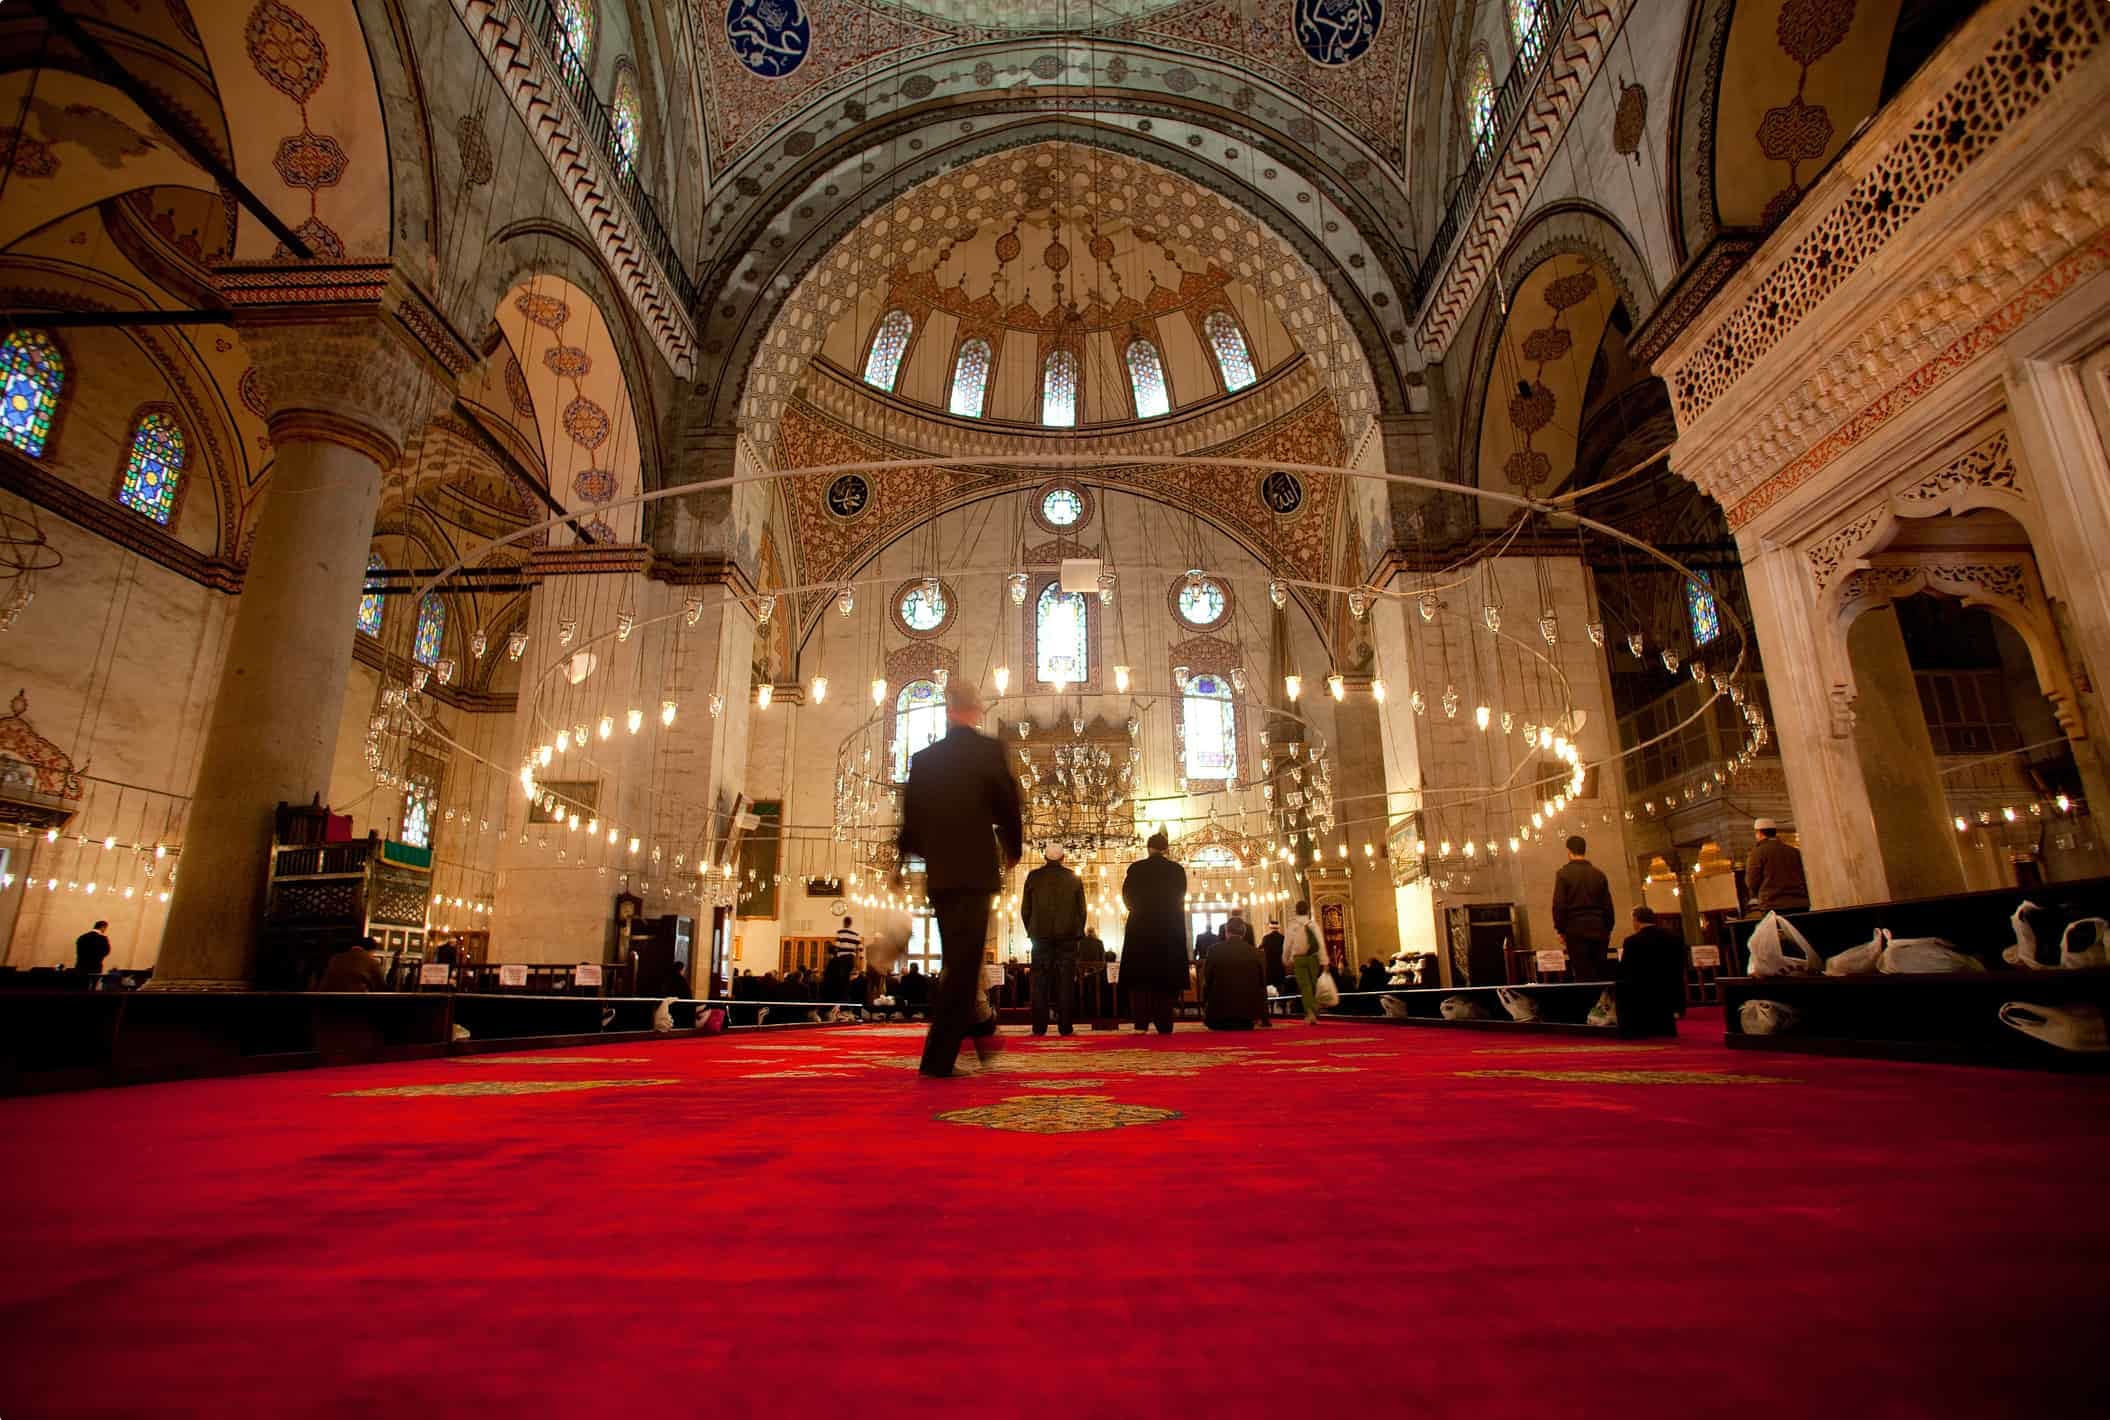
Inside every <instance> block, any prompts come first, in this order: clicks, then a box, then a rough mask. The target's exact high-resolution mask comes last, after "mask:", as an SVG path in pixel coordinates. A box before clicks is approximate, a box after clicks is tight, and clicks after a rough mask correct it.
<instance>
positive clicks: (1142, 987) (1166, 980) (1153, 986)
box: [1121, 833, 1187, 1035]
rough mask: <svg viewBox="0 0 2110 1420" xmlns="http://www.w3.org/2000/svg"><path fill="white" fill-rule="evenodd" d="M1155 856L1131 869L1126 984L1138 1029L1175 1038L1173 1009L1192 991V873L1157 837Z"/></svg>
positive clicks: (1125, 891) (1152, 845) (1126, 890)
mask: <svg viewBox="0 0 2110 1420" xmlns="http://www.w3.org/2000/svg"><path fill="white" fill-rule="evenodd" d="M1147 846H1148V848H1149V849H1150V856H1149V857H1147V858H1142V859H1139V860H1137V861H1136V862H1133V863H1130V864H1129V865H1128V876H1127V877H1126V878H1124V879H1123V880H1122V883H1121V901H1123V902H1124V903H1126V904H1128V931H1127V935H1126V936H1125V938H1124V939H1123V941H1122V943H1121V984H1122V985H1123V986H1125V987H1127V988H1128V1000H1129V1005H1130V1006H1131V1007H1132V1008H1133V1010H1134V1012H1135V1019H1136V1029H1137V1030H1138V1031H1147V1030H1149V1029H1150V1027H1151V1026H1152V1025H1156V1026H1157V1028H1158V1033H1159V1034H1160V1035H1171V1034H1172V1006H1173V1002H1174V1001H1175V1000H1176V999H1177V998H1178V997H1179V994H1180V993H1181V992H1182V991H1185V990H1186V989H1187V870H1186V869H1185V868H1182V867H1181V866H1180V865H1179V864H1178V863H1175V862H1173V861H1172V859H1171V858H1170V857H1168V856H1167V853H1168V850H1169V849H1170V848H1171V846H1172V845H1171V842H1170V841H1169V840H1168V839H1167V838H1166V837H1165V835H1164V834H1163V833H1153V834H1152V835H1151V836H1150V842H1149V844H1148V845H1147Z"/></svg>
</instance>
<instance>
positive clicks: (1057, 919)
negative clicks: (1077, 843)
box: [1019, 843, 1084, 1035]
mask: <svg viewBox="0 0 2110 1420" xmlns="http://www.w3.org/2000/svg"><path fill="white" fill-rule="evenodd" d="M1042 856H1043V857H1045V858H1046V859H1047V861H1046V862H1044V863H1042V864H1041V865H1040V866H1039V867H1037V868H1035V869H1034V870H1033V871H1032V872H1030V873H1028V874H1026V885H1025V888H1024V889H1023V890H1022V891H1021V892H1020V894H1019V920H1020V921H1021V922H1022V923H1024V924H1025V928H1026V935H1027V936H1028V937H1029V938H1031V939H1032V942H1033V1034H1035V1035H1046V1034H1047V1033H1048V998H1049V996H1051V995H1052V996H1053V997H1054V998H1055V1025H1056V1028H1057V1029H1058V1030H1060V1031H1061V1032H1062V1034H1064V1035H1069V1034H1072V1033H1073V1031H1074V1029H1075V1021H1076V1015H1077V945H1078V943H1079V942H1080V941H1082V940H1083V937H1084V880H1083V879H1082V878H1080V877H1078V876H1077V875H1076V874H1075V873H1073V872H1071V871H1070V870H1069V868H1068V867H1067V866H1065V865H1064V863H1063V861H1062V858H1063V851H1062V845H1061V844H1060V843H1051V844H1049V845H1048V849H1047V852H1046V853H1045V854H1043V855H1042Z"/></svg>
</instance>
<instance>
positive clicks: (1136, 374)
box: [1124, 336, 1172, 419]
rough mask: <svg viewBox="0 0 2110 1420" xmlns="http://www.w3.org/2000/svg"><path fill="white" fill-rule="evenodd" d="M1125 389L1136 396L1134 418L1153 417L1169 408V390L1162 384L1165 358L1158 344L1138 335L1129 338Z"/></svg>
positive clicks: (1163, 413) (1164, 412)
mask: <svg viewBox="0 0 2110 1420" xmlns="http://www.w3.org/2000/svg"><path fill="white" fill-rule="evenodd" d="M1124 358H1125V359H1126V360H1127V362H1128V389H1129V393H1130V394H1132V395H1134V396H1135V401H1136V418H1138V419H1156V418H1159V417H1161V416H1163V415H1166V414H1170V413H1171V412H1172V391H1171V390H1170V389H1169V388H1168V387H1167V386H1166V384H1165V360H1164V357H1163V356H1161V355H1159V354H1158V348H1157V346H1155V345H1153V344H1151V343H1150V342H1149V341H1148V340H1145V339H1144V338H1143V337H1142V336H1137V337H1136V338H1135V339H1134V340H1131V341H1129V342H1128V349H1127V351H1126V352H1125V354H1124Z"/></svg>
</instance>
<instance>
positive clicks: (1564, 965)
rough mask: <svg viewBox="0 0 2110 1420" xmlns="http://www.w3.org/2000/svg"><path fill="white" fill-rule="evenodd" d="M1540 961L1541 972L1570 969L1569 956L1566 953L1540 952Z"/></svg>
mask: <svg viewBox="0 0 2110 1420" xmlns="http://www.w3.org/2000/svg"><path fill="white" fill-rule="evenodd" d="M1538 959H1539V970H1540V971H1566V970H1567V969H1568V954H1567V953H1566V952H1563V951H1550V952H1540V953H1539V954H1538Z"/></svg>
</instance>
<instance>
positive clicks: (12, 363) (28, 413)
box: [0, 326, 66, 459]
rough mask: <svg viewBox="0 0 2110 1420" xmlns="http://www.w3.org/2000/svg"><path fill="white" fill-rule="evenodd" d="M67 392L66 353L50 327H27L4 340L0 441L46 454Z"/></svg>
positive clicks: (1, 350) (31, 452)
mask: <svg viewBox="0 0 2110 1420" xmlns="http://www.w3.org/2000/svg"><path fill="white" fill-rule="evenodd" d="M65 391H66V356H65V352H64V351H62V350H60V348H59V343H58V342H57V341H56V340H54V339H52V336H51V332H50V331H47V330H37V329H34V328H31V327H26V326H25V327H23V328H21V329H19V330H15V331H12V332H10V333H9V334H8V337H7V339H6V340H5V341H4V342H0V440H4V441H5V442H7V443H8V444H11V445H13V446H14V447H15V448H16V449H19V450H20V451H21V452H22V453H23V454H25V455H27V456H28V457H30V458H33V459H34V458H41V457H43V454H44V446H45V445H46V444H47V443H49V442H50V440H51V426H52V423H53V421H54V420H55V419H57V417H58V412H59V400H60V397H61V396H62V395H64V393H65Z"/></svg>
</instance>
